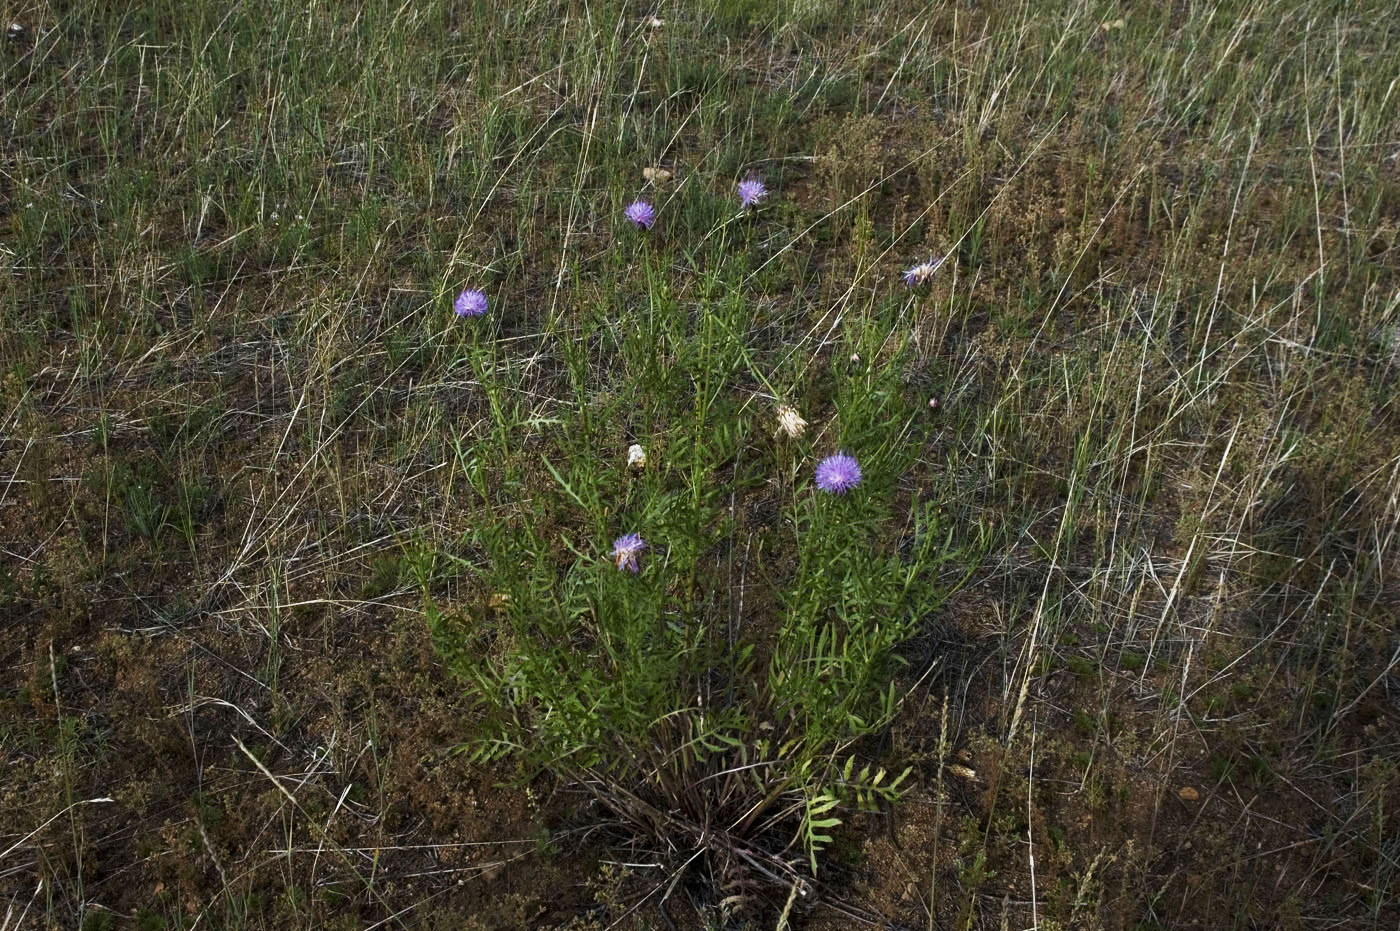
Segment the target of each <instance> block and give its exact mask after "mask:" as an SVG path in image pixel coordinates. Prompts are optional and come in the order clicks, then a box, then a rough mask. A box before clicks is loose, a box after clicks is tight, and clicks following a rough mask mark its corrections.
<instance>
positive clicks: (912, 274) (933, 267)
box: [904, 257, 943, 288]
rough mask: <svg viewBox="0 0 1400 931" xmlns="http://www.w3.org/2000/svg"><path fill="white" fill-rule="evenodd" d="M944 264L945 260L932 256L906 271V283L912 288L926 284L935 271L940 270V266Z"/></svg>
mask: <svg viewBox="0 0 1400 931" xmlns="http://www.w3.org/2000/svg"><path fill="white" fill-rule="evenodd" d="M942 264H943V260H942V259H941V258H938V259H935V258H932V257H930V258H929V260H928V261H927V262H920V263H919V264H918V265H915V266H914V267H913V268H911V269H908V270H907V271H905V273H904V283H905V284H907V285H908V286H909V287H911V288H912V287H914V286H915V285H920V284H924V283H926V282H927V281H929V280H930V279H931V278H933V275H934V272H936V271H938V267H939V266H940V265H942Z"/></svg>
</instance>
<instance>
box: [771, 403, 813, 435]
mask: <svg viewBox="0 0 1400 931" xmlns="http://www.w3.org/2000/svg"><path fill="white" fill-rule="evenodd" d="M806 431H807V421H805V420H803V419H802V415H801V414H799V413H798V412H797V409H796V408H794V407H792V406H791V405H788V404H784V405H782V406H781V407H779V408H778V432H779V433H786V434H787V435H788V436H790V437H791V438H792V439H794V440H795V439H797V438H798V437H799V436H801V435H802V434H803V433H805V432H806Z"/></svg>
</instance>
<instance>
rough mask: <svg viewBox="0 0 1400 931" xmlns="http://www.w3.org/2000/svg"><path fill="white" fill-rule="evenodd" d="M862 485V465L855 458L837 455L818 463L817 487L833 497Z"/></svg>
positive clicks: (843, 454)
mask: <svg viewBox="0 0 1400 931" xmlns="http://www.w3.org/2000/svg"><path fill="white" fill-rule="evenodd" d="M859 484H860V463H858V462H856V459H855V457H854V456H850V455H847V454H846V453H836V454H835V455H834V456H827V457H826V458H825V459H823V460H822V461H821V462H819V463H817V487H818V488H820V489H821V490H822V491H825V492H830V493H831V494H833V495H844V494H845V493H846V492H848V491H850V490H851V489H852V488H854V487H856V486H857V485H859Z"/></svg>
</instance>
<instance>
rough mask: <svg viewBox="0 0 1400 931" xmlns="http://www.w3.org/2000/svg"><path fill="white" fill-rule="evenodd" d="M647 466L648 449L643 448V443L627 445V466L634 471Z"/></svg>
mask: <svg viewBox="0 0 1400 931" xmlns="http://www.w3.org/2000/svg"><path fill="white" fill-rule="evenodd" d="M646 467H647V451H646V450H645V449H642V444H641V443H633V444H632V445H631V446H629V447H627V468H629V469H631V470H632V471H633V472H640V471H642V470H643V469H645V468H646Z"/></svg>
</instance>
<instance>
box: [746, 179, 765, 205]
mask: <svg viewBox="0 0 1400 931" xmlns="http://www.w3.org/2000/svg"><path fill="white" fill-rule="evenodd" d="M767 196H768V188H767V187H765V186H764V184H763V181H762V180H761V179H759V178H758V177H756V176H754V175H750V176H749V177H747V178H745V179H744V180H743V181H740V182H739V206H740V207H755V206H757V205H758V202H759V201H761V200H763V199H764V198H765V197H767Z"/></svg>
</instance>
